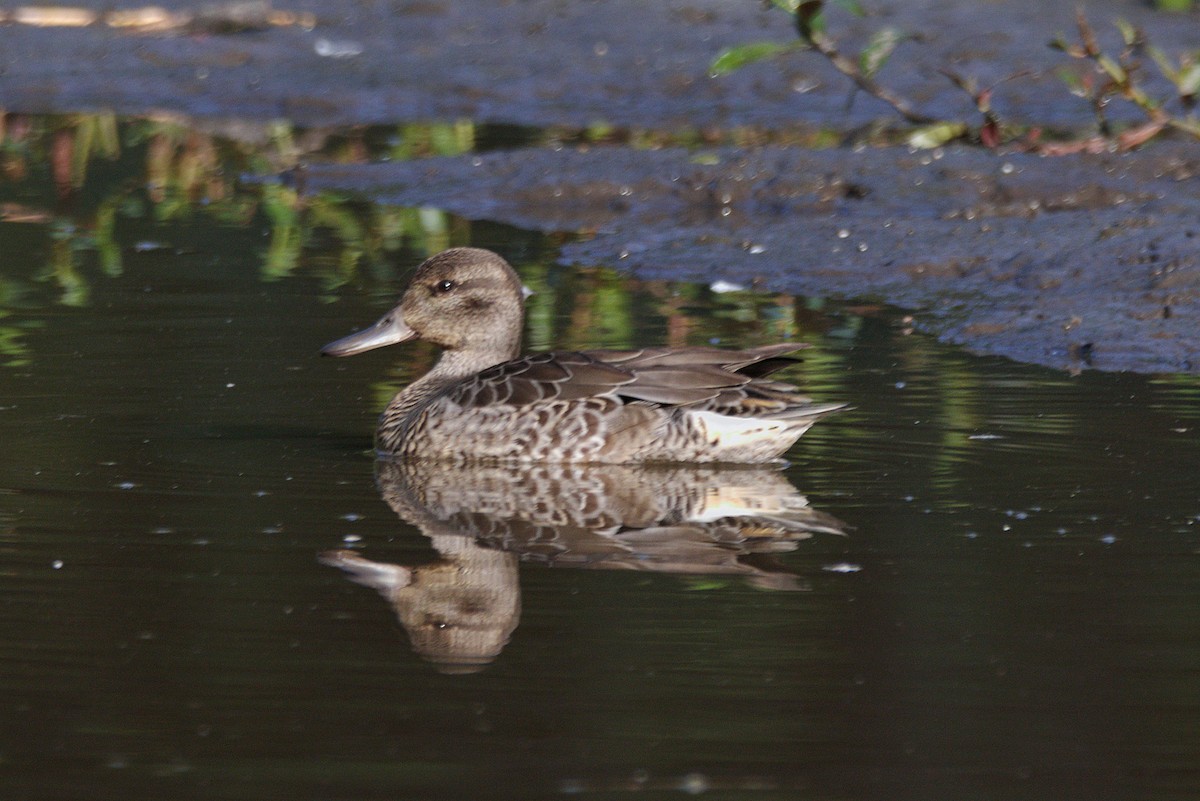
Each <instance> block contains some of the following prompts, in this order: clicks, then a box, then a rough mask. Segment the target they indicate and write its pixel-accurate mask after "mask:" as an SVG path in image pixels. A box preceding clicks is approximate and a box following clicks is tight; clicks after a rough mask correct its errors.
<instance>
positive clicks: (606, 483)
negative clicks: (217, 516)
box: [320, 460, 845, 672]
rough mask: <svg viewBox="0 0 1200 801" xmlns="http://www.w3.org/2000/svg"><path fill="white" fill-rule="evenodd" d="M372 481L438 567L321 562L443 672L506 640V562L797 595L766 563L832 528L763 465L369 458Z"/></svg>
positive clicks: (512, 617) (516, 589) (474, 666)
mask: <svg viewBox="0 0 1200 801" xmlns="http://www.w3.org/2000/svg"><path fill="white" fill-rule="evenodd" d="M376 480H377V483H378V486H379V490H380V493H381V494H382V496H383V499H384V500H385V501H386V502H387V504H388V505H389V506H390V507H391V508H392V510H393V511H395V512H396V514H398V515H399V516H400V517H401V518H403V519H405V520H407V521H408V522H409V523H411V524H413V525H414V526H416V527H417V528H418V529H420V530H421V533H423V534H424V535H425V536H427V537H429V539H430V541H431V543H432V544H433V547H434V549H435V550H437V552H438V554H439V557H440V558H439V559H438V560H437V561H435V562H432V563H430V564H426V565H421V566H418V567H407V566H403V565H396V564H387V563H383V562H375V561H371V560H369V559H366V558H364V557H363V556H361V555H360V554H359V553H357V552H355V551H348V550H337V551H328V552H326V553H324V554H322V555H321V557H320V559H321V561H322V562H323V563H324V564H327V565H331V566H334V567H338V568H341V569H342V570H344V571H345V572H346V573H347V575H348V576H349V577H350V579H351V580H353V581H355V582H357V583H359V584H362V585H364V586H367V587H371V588H373V589H375V590H377V591H378V592H379V593H380V594H381V595H383V596H384V598H386V599H387V600H388V602H389V603H391V604H392V606H393V607H394V608H395V610H396V614H397V616H398V617H399V619H400V623H401V624H402V625H403V626H404V629H405V630H406V631H407V632H408V635H409V637H410V638H411V641H412V645H413V648H414V650H416V651H417V653H418V654H420V655H421V656H422V657H424V658H425V659H427V660H429V661H430V662H433V663H435V664H436V665H438V666H439V669H441V670H443V671H446V672H471V671H474V670H479V669H481V668H483V667H484V666H486V665H487V664H488V663H490V662H491V661H492V660H494V659H495V658H496V656H498V655H499V653H500V651H501V650H502V649H503V648H504V646H505V644H506V643H507V642H508V639H509V637H510V636H511V635H512V632H513V630H514V629H515V628H516V627H517V623H518V621H519V619H520V613H521V594H520V586H519V584H518V575H517V564H518V561H526V562H536V563H540V564H545V565H550V566H559V567H577V568H592V569H612V570H644V571H654V572H662V573H679V574H690V575H733V576H744V577H745V578H746V579H747V580H748V581H750V582H751V583H753V584H755V585H757V586H761V587H766V588H771V589H800V588H801V585H800V583H799V580H798V578H797V577H796V576H795V575H793V574H791V573H789V572H787V571H786V569H785V568H784V567H783V566H782V565H781V564H780V563H778V562H777V561H775V560H774V559H773V555H774V554H777V553H781V552H786V551H791V550H794V549H795V548H796V546H797V543H799V542H800V541H802V540H805V539H808V538H809V537H811V536H812V535H813V534H814V533H827V534H843V533H844V531H845V529H844V525H843V524H842V523H841V522H840V521H839V520H837V519H836V518H834V517H832V516H830V515H827V514H825V513H823V512H819V511H817V510H815V509H812V508H811V507H809V505H808V501H807V500H806V499H805V497H804V496H803V495H801V494H800V493H799V492H798V491H797V490H796V488H795V487H793V486H792V485H791V483H789V482H788V480H787V479H786V478H784V477H783V475H782V474H781V473H779V472H778V469H775V468H769V467H761V468H748V467H738V468H719V467H711V466H710V467H698V466H680V465H671V466H662V467H651V466H627V465H603V466H596V465H561V464H552V465H516V464H495V465H475V466H466V467H461V466H452V465H447V464H444V463H438V462H432V461H417V462H409V461H386V460H381V461H379V462H378V463H377V469H376Z"/></svg>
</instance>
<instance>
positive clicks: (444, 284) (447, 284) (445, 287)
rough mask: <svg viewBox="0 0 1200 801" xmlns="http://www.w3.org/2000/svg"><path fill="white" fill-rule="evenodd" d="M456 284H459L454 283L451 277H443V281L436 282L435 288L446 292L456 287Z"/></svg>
mask: <svg viewBox="0 0 1200 801" xmlns="http://www.w3.org/2000/svg"><path fill="white" fill-rule="evenodd" d="M456 286H458V284H456V283H454V282H453V281H451V280H450V279H449V278H443V279H442V280H441V281H438V282H437V283H436V284H434V289H436V290H437V291H438V292H441V293H443V294H444V293H446V292H449V291H450V290H452V289H454V287H456Z"/></svg>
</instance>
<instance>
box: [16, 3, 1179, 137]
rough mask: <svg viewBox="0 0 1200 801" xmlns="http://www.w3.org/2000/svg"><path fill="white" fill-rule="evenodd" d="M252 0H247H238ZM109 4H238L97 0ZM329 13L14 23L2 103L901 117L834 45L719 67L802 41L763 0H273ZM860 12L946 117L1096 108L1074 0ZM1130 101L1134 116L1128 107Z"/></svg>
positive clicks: (847, 24)
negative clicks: (226, 20) (1070, 77)
mask: <svg viewBox="0 0 1200 801" xmlns="http://www.w3.org/2000/svg"><path fill="white" fill-rule="evenodd" d="M238 2H241V0H238ZM64 5H71V6H80V7H85V8H92V9H95V10H98V11H109V10H111V9H114V8H118V9H120V8H127V7H128V8H137V7H141V6H147V5H156V6H164V7H165V8H166V9H167V10H169V11H170V10H179V9H182V8H188V7H191V8H200V7H204V6H213V5H217V6H220V5H222V3H219V2H209V3H188V2H180V1H179V0H174V1H173V0H166V2H156V3H154V4H150V3H143V2H137V0H129V2H122V3H112V2H107V0H82V1H81V2H71V3H66V4H64ZM271 5H272V6H273V7H274V8H275V9H277V10H279V11H291V12H302V13H305V14H306V15H311V16H312V18H313V19H315V25H312V26H311V27H310V26H309V25H308V24H294V25H281V26H266V27H264V28H263V29H261V30H249V31H244V32H240V33H236V34H232V35H217V34H214V33H211V32H207V31H203V30H202V31H201V32H198V33H197V32H194V31H189V30H183V31H178V32H171V31H165V32H162V31H159V32H142V33H135V32H130V31H128V30H123V29H114V28H112V27H109V26H107V25H103V24H94V25H91V26H88V27H80V28H71V27H45V28H42V27H33V26H29V25H19V24H11V25H4V26H0V52H2V53H3V60H2V62H0V64H2V67H0V102H2V103H3V105H4V107H5V108H7V109H8V110H12V111H22V112H51V111H75V110H86V109H98V108H103V109H111V110H115V111H118V112H122V113H144V112H148V111H154V110H160V109H165V110H170V111H174V112H182V113H187V114H192V115H204V116H242V117H255V118H262V117H286V118H289V119H292V120H294V121H296V122H297V123H299V124H302V125H319V126H327V125H350V124H361V123H389V122H395V121H401V120H403V121H413V120H448V119H456V118H470V119H472V120H475V121H481V122H508V123H522V124H529V125H575V126H580V125H587V124H590V123H593V122H596V121H606V122H608V123H611V124H615V125H621V126H641V127H650V128H657V129H671V130H674V129H679V128H687V127H691V128H696V127H712V126H717V127H722V128H728V127H731V126H745V125H753V126H761V127H767V128H774V127H779V126H784V125H794V124H797V123H803V124H807V125H813V126H818V127H821V128H828V129H832V130H835V131H847V130H853V129H856V128H858V127H861V126H864V125H867V124H869V123H872V122H874V121H876V120H879V119H887V120H892V119H894V117H893V115H892V114H891V112H890V110H889V109H888V108H887V107H886V106H884V105H883V104H882V103H879V102H878V101H876V100H874V99H872V98H870V97H867V96H865V95H862V94H861V93H860V94H859V95H857V96H855V97H854V98H853V99H852V100H851V95H850V92H849V85H848V83H847V81H846V80H845V78H843V77H842V76H839V75H837V74H836V73H835V72H834V71H833V70H831V69H830V68H829V67H828V66H827V65H826V64H825V63H824V61H823V60H822V59H820V58H819V57H817V56H814V55H812V54H805V53H792V54H789V55H787V56H786V57H784V58H781V59H779V60H777V61H774V62H771V63H764V64H757V65H753V66H751V67H748V68H746V69H744V70H742V71H740V72H738V73H735V74H733V75H730V76H727V77H724V78H721V79H717V80H713V79H711V78H709V76H708V68H709V65H710V63H711V62H712V60H713V58H714V57H715V56H716V55H717V54H718V53H719V52H720V51H721V49H722V48H724V47H728V46H732V45H737V44H742V43H745V42H753V41H775V42H791V41H794V39H795V37H794V34H793V31H792V27H791V24H790V21H789V20H788V18H787V16H786V15H784V14H781V13H779V12H774V11H769V10H767V9H765V8H764V5H766V4H764V3H762V2H759V0H675V1H674V2H664V3H657V2H655V3H647V2H644V0H570V1H569V2H562V1H561V0H523V1H522V2H490V1H488V0H409V1H408V2H335V3H322V2H317V0H274V2H273V3H272V4H271ZM862 5H863V7H864V9H865V11H866V14H865V16H863V17H861V18H858V17H854V16H852V15H850V14H847V13H845V12H842V11H837V10H835V11H834V12H831V28H830V29H831V31H832V32H833V33H834V34H835V35H836V36H837V37H838V39H839V41H841V42H842V44H843V47H844V49H845V50H846V52H847V53H848V54H850V55H852V56H853V55H854V54H856V53H857V52H858V50H859V49H860V48H861V47H862V46H863V45H864V44H865V43H866V42H867V41H868V39H869V38H870V36H871V34H872V33H874V32H875V31H878V30H879V29H881V28H884V27H894V28H896V29H898V30H900V31H903V32H905V33H907V34H910V35H911V36H912V37H913V38H912V39H910V40H907V41H905V42H904V43H902V44H901V45H900V46H899V47H898V49H897V51H896V53H895V55H894V56H893V58H892V61H891V62H890V63H889V64H888V65H887V66H886V69H885V72H884V73H883V77H884V78H885V79H886V82H887V83H888V84H889V85H891V86H893V87H894V88H896V89H898V90H900V91H902V92H904V93H905V94H907V95H909V96H911V97H912V98H913V99H914V100H915V101H916V103H917V104H918V106H919V107H920V108H921V110H923V111H925V112H926V113H928V114H931V115H935V116H947V117H956V118H961V117H969V116H973V115H974V112H973V110H972V106H971V102H970V100H969V99H968V98H967V96H966V95H965V94H964V93H963V92H961V91H959V90H957V89H955V88H954V87H953V85H952V84H951V82H950V81H949V80H948V79H947V78H946V77H945V76H943V75H941V74H940V72H939V71H940V70H943V69H950V70H953V71H955V72H957V73H960V74H961V75H963V76H972V77H975V78H977V79H978V80H979V81H980V83H981V85H985V86H986V85H988V84H990V83H992V82H995V81H998V80H1000V79H1002V78H1004V77H1006V76H1010V75H1013V74H1015V73H1018V72H1028V75H1027V77H1025V78H1022V79H1021V80H1016V81H1010V82H1006V83H1003V84H1001V85H1000V86H998V87H997V88H996V92H995V98H994V101H993V102H994V104H995V106H996V107H997V109H999V110H1000V112H1001V113H1002V114H1003V115H1004V116H1005V117H1006V118H1009V119H1012V120H1014V121H1024V122H1031V123H1036V124H1038V125H1043V126H1057V127H1072V126H1082V125H1087V124H1088V123H1089V122H1090V120H1091V112H1090V110H1089V107H1088V105H1087V103H1085V102H1084V101H1082V100H1079V99H1077V98H1072V97H1071V96H1070V95H1069V94H1068V93H1067V92H1066V90H1065V86H1064V84H1063V83H1062V81H1061V80H1059V79H1058V78H1057V77H1055V76H1054V75H1053V70H1055V69H1058V68H1060V67H1063V66H1066V65H1068V64H1069V61H1070V60H1069V59H1067V58H1066V57H1065V56H1063V55H1062V54H1061V53H1055V52H1053V51H1051V50H1050V49H1049V48H1048V47H1047V46H1046V43H1047V42H1048V41H1049V40H1050V39H1051V37H1052V36H1053V35H1054V34H1055V33H1057V32H1066V33H1070V32H1071V30H1072V28H1073V15H1074V9H1075V6H1076V4H1075V3H1073V2H1054V3H1045V2H1037V1H1036V0H1012V1H1011V2H1004V3H987V2H975V1H974V0H971V1H969V2H964V1H963V0H921V1H920V2H884V1H883V0H878V1H876V2H866V3H862ZM1149 5H1150V4H1149V3H1146V2H1144V1H1143V0H1092V1H1091V2H1089V3H1086V4H1084V6H1085V8H1086V10H1087V12H1088V14H1089V16H1090V17H1091V18H1092V19H1093V22H1094V24H1095V26H1096V28H1097V30H1098V32H1099V34H1100V36H1101V40H1102V42H1103V43H1104V44H1105V46H1106V47H1110V48H1117V47H1119V36H1118V33H1117V31H1116V29H1115V28H1114V27H1113V25H1112V22H1113V20H1114V19H1115V18H1117V17H1123V18H1126V19H1129V20H1130V21H1132V22H1133V23H1135V24H1137V25H1139V26H1142V27H1143V28H1144V29H1145V30H1146V31H1147V33H1148V36H1149V38H1150V41H1152V42H1153V43H1154V44H1156V45H1158V46H1159V47H1161V48H1163V49H1164V50H1166V51H1168V52H1172V53H1175V52H1181V51H1188V50H1191V49H1194V47H1195V35H1194V34H1195V31H1196V30H1197V25H1198V24H1200V15H1198V14H1192V15H1187V16H1183V17H1180V16H1176V15H1169V14H1160V13H1155V12H1154V11H1152V10H1151V9H1150V8H1149ZM1117 113H1118V116H1119V112H1117Z"/></svg>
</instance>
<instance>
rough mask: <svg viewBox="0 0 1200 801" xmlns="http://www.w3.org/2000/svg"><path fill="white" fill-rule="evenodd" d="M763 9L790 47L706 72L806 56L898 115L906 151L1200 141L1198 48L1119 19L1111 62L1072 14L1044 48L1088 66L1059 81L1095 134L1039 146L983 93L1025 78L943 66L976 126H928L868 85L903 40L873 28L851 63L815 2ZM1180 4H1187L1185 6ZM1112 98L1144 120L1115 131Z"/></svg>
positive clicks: (1064, 73)
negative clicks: (788, 20) (1177, 137)
mask: <svg viewBox="0 0 1200 801" xmlns="http://www.w3.org/2000/svg"><path fill="white" fill-rule="evenodd" d="M770 2H771V6H772V7H774V8H776V9H779V10H781V11H783V12H785V13H787V14H789V15H790V16H791V17H792V19H793V24H794V26H795V29H796V33H797V36H798V40H797V41H796V42H793V43H791V44H780V43H777V42H749V43H745V44H741V45H737V46H735V47H730V48H726V49H725V50H723V51H722V52H721V53H720V54H719V55H718V56H717V57H716V58H715V59H714V60H713V62H712V65H711V68H710V72H711V74H712V75H713V76H714V77H719V76H721V75H726V74H728V73H731V72H734V71H735V70H739V69H741V68H743V67H745V66H747V65H748V64H752V63H755V62H757V61H762V60H764V59H770V58H775V57H777V56H780V55H781V54H783V53H787V52H794V51H796V50H811V51H814V52H816V53H818V54H819V55H821V56H822V57H823V58H825V60H826V61H827V62H829V64H830V65H831V66H832V67H833V68H834V69H836V70H837V71H838V72H839V73H841V74H842V75H844V76H845V77H846V78H847V79H849V80H850V81H851V82H852V83H853V84H854V86H855V87H856V89H858V90H861V91H863V92H866V93H867V94H869V95H871V96H872V97H875V98H877V99H878V100H881V101H882V102H884V103H886V104H887V105H889V106H891V107H892V108H893V109H894V110H895V111H896V113H897V114H898V115H900V116H901V117H903V118H904V119H905V120H906V121H907V122H908V123H910V124H912V125H914V126H916V127H914V128H913V129H911V130H909V131H908V132H907V133H906V137H905V138H906V140H907V142H908V143H909V144H910V145H913V146H915V147H921V148H929V147H937V146H939V145H942V144H945V143H947V142H950V141H952V140H956V139H967V140H970V141H975V142H978V143H980V144H982V145H984V146H985V147H996V146H998V145H1000V144H1002V143H1006V142H1007V143H1011V144H1015V145H1017V146H1018V147H1021V148H1023V149H1026V150H1030V151H1033V152H1037V153H1041V154H1044V155H1063V154H1066V153H1074V152H1080V151H1088V152H1099V151H1104V150H1127V149H1129V148H1132V147H1137V146H1138V145H1141V144H1143V143H1145V142H1147V141H1149V140H1150V139H1153V138H1154V137H1156V136H1158V135H1159V134H1161V133H1162V132H1164V131H1166V130H1168V129H1173V130H1177V131H1181V132H1183V133H1185V134H1187V135H1190V136H1193V137H1196V138H1200V119H1198V118H1197V117H1196V115H1195V105H1196V97H1197V93H1198V92H1200V51H1197V52H1194V53H1185V54H1183V55H1181V56H1178V57H1177V58H1172V57H1170V56H1168V55H1167V54H1165V53H1164V52H1163V51H1161V50H1160V49H1158V48H1156V47H1153V46H1152V45H1150V44H1149V43H1148V42H1147V40H1146V36H1145V34H1144V32H1142V31H1141V30H1139V29H1138V28H1136V27H1134V26H1133V25H1131V24H1129V23H1128V22H1126V21H1124V20H1118V21H1117V22H1116V26H1117V28H1118V29H1119V30H1120V32H1121V37H1122V41H1123V48H1122V50H1121V52H1120V53H1118V54H1116V55H1114V54H1111V53H1109V52H1106V51H1105V50H1104V49H1103V48H1102V47H1101V46H1100V45H1099V43H1098V40H1097V38H1096V35H1095V31H1094V30H1093V28H1092V26H1091V24H1090V23H1089V22H1088V20H1087V17H1086V15H1085V14H1084V12H1083V11H1082V10H1080V11H1079V12H1077V15H1076V28H1077V33H1078V41H1076V42H1069V41H1068V40H1067V39H1066V38H1065V37H1064V36H1063V35H1061V34H1060V35H1059V36H1057V37H1055V38H1054V39H1053V40H1052V41H1051V43H1050V46H1051V47H1053V48H1055V49H1057V50H1059V51H1061V52H1063V53H1065V54H1067V55H1068V56H1070V57H1072V58H1074V59H1077V60H1080V61H1084V62H1087V63H1088V64H1089V65H1090V66H1091V69H1090V70H1088V71H1086V72H1084V73H1082V74H1079V73H1075V72H1072V71H1070V70H1060V71H1059V75H1060V77H1062V79H1063V80H1064V81H1065V82H1066V83H1067V85H1068V87H1069V89H1070V91H1071V92H1072V93H1073V94H1075V95H1076V96H1078V97H1081V98H1084V99H1085V100H1087V101H1088V103H1089V104H1090V106H1091V108H1092V111H1093V114H1094V116H1095V118H1096V123H1097V133H1096V134H1095V135H1082V136H1075V137H1068V138H1067V139H1066V140H1065V141H1059V142H1046V141H1043V140H1042V137H1041V131H1040V130H1039V129H1037V128H1032V129H1021V128H1018V127H1016V126H1012V125H1009V124H1007V123H1005V122H1004V121H1003V120H1002V119H1001V118H1000V116H999V115H998V114H997V112H996V111H995V109H994V108H993V106H992V94H993V92H994V90H995V89H996V87H997V86H998V85H999V83H1004V82H1006V81H1012V80H1016V79H1019V78H1024V77H1028V76H1029V73H1028V72H1019V73H1014V74H1013V75H1010V76H1008V77H1006V78H1004V79H1003V80H1002V81H1000V82H998V83H997V84H992V85H990V86H987V87H980V86H979V85H978V83H977V82H976V80H975V79H974V78H972V77H969V76H963V75H960V74H958V73H956V72H954V71H952V70H949V69H943V70H941V71H940V72H941V73H942V75H944V76H945V77H946V78H947V79H948V80H950V81H951V82H952V83H953V84H954V86H956V87H957V88H959V89H960V90H962V91H963V92H965V93H966V94H968V95H969V96H970V98H971V101H972V103H973V105H974V106H975V108H976V109H977V110H978V111H979V113H980V115H981V118H982V119H981V121H979V122H977V123H974V124H972V123H969V122H967V121H965V120H953V119H938V118H936V117H932V116H930V115H927V114H925V113H923V112H921V111H920V110H919V109H918V108H917V106H916V104H915V103H913V102H912V101H911V100H909V99H908V98H906V97H904V96H903V95H900V94H899V93H897V92H895V91H893V90H892V89H890V88H889V87H887V86H886V85H884V84H883V83H881V82H880V81H879V80H878V75H879V73H880V71H881V70H882V68H883V66H884V65H885V64H886V63H887V62H888V60H889V59H890V58H891V56H892V55H893V53H894V52H895V50H896V48H897V46H898V45H900V44H901V43H902V42H905V41H907V40H909V39H911V38H913V37H911V36H909V35H908V34H906V33H904V32H902V31H900V30H898V29H896V28H892V27H885V28H881V29H879V30H878V31H876V32H875V33H874V34H873V35H872V36H871V38H870V40H869V41H868V43H867V45H866V46H865V47H864V48H863V49H862V50H861V51H860V52H859V53H858V54H857V58H851V57H850V56H848V55H846V54H845V53H843V52H842V50H841V49H840V48H839V46H838V44H837V42H836V40H835V39H834V38H833V37H832V36H830V35H829V33H828V25H827V22H826V15H825V7H826V5H827V3H826V2H825V0H770ZM835 5H838V6H840V7H842V8H844V9H846V10H847V11H849V12H850V13H852V14H855V15H859V16H861V15H862V10H861V8H860V7H859V6H858V4H857V3H856V2H854V0H839V2H836V3H835ZM1186 5H1187V6H1188V7H1190V0H1189V2H1188V3H1187V4H1186ZM1177 10H1178V9H1177ZM1143 53H1146V54H1149V56H1150V57H1151V59H1152V60H1153V61H1154V63H1155V64H1156V65H1157V67H1158V70H1159V72H1161V74H1162V75H1163V76H1164V77H1165V78H1166V79H1167V80H1168V81H1169V82H1170V83H1171V85H1172V86H1173V87H1174V89H1175V94H1174V96H1173V97H1162V96H1156V95H1154V94H1152V93H1151V92H1150V91H1149V90H1147V89H1146V88H1145V84H1144V82H1143V79H1142V72H1143V71H1142V65H1141V61H1140V57H1141V55H1142V54H1143ZM1114 100H1120V101H1124V102H1126V103H1128V104H1131V105H1132V106H1134V107H1135V108H1136V109H1137V110H1138V111H1139V112H1140V113H1141V114H1142V115H1143V117H1144V118H1145V120H1144V122H1142V123H1140V124H1137V125H1134V126H1132V127H1129V128H1125V129H1122V130H1117V129H1116V128H1115V127H1114V126H1113V125H1112V124H1111V123H1110V121H1109V118H1108V115H1107V114H1106V109H1107V107H1108V106H1109V104H1110V103H1111V102H1112V101H1114Z"/></svg>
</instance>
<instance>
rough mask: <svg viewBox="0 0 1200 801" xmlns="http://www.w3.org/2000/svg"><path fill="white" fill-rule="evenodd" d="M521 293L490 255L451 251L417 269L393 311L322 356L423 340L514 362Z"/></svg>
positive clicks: (508, 272)
mask: <svg viewBox="0 0 1200 801" xmlns="http://www.w3.org/2000/svg"><path fill="white" fill-rule="evenodd" d="M525 293H526V290H525V289H524V287H522V286H521V280H520V278H518V277H517V274H516V272H515V271H514V270H513V268H512V267H510V266H509V265H508V262H506V261H505V260H504V259H502V258H500V257H499V256H497V255H496V254H495V253H492V252H491V251H490V250H482V249H480V248H452V249H450V250H446V251H442V252H441V253H439V254H437V255H436V256H433V257H431V258H429V259H426V260H425V262H424V263H423V264H422V265H421V266H420V267H418V268H417V272H416V274H415V275H413V278H412V281H411V282H410V283H409V285H408V288H407V289H406V290H404V295H403V296H401V298H400V303H399V304H397V305H396V307H395V308H394V309H392V310H391V311H390V312H388V313H387V314H385V315H384V316H383V317H381V318H380V319H379V321H378V322H377V323H375V325H373V326H371V327H370V328H368V329H366V330H365V331H359V332H358V333H356V334H351V335H350V336H348V337H344V338H343V339H339V340H337V341H336V342H330V343H329V344H328V345H326V346H325V347H323V348H322V349H321V353H322V354H323V355H326V356H352V355H354V354H356V353H362V352H363V351H367V350H372V349H374V348H380V347H383V346H384V345H391V344H394V343H396V342H405V341H407V340H410V339H423V340H425V341H426V342H432V343H433V344H435V345H439V346H440V347H442V348H443V349H444V350H447V351H467V352H477V353H479V354H488V355H490V356H494V357H495V361H497V362H499V361H504V360H505V359H511V358H514V357H515V356H516V355H517V352H518V351H519V350H520V347H521V328H522V324H523V322H524V317H525V309H524V300H525Z"/></svg>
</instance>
